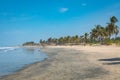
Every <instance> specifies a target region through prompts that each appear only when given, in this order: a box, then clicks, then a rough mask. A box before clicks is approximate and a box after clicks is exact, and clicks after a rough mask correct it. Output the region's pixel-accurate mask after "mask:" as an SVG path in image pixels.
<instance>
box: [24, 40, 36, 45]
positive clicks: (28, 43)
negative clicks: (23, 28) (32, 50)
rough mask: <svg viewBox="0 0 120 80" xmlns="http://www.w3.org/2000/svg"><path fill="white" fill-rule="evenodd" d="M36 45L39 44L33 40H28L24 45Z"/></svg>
mask: <svg viewBox="0 0 120 80" xmlns="http://www.w3.org/2000/svg"><path fill="white" fill-rule="evenodd" d="M35 45H38V44H37V43H35V42H33V41H31V42H26V43H24V44H23V46H35Z"/></svg>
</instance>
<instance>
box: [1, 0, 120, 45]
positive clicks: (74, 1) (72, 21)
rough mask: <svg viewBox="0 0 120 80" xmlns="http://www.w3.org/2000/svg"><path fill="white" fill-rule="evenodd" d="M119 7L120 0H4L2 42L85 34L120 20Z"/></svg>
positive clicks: (11, 42)
mask: <svg viewBox="0 0 120 80" xmlns="http://www.w3.org/2000/svg"><path fill="white" fill-rule="evenodd" d="M119 9H120V0H0V46H13V45H21V44H22V43H24V42H27V41H35V42H39V40H40V39H47V38H49V37H55V38H59V37H61V36H68V35H70V36H73V35H83V34H84V33H85V32H88V33H89V32H90V31H91V29H92V28H94V26H95V25H98V24H100V25H102V26H106V25H107V24H106V23H108V22H110V21H109V19H110V17H112V16H116V17H117V18H118V20H120V16H119V15H120V10H119ZM117 25H118V26H120V22H118V23H117ZM118 36H120V34H119V35H118Z"/></svg>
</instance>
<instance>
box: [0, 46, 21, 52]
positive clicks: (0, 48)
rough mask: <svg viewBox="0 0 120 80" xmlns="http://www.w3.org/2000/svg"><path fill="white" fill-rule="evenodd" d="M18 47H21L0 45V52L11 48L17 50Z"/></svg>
mask: <svg viewBox="0 0 120 80" xmlns="http://www.w3.org/2000/svg"><path fill="white" fill-rule="evenodd" d="M17 48H19V47H18V46H17V47H0V52H1V51H2V52H7V51H11V50H16V49H17Z"/></svg>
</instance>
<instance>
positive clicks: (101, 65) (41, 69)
mask: <svg viewBox="0 0 120 80" xmlns="http://www.w3.org/2000/svg"><path fill="white" fill-rule="evenodd" d="M41 50H42V51H43V52H46V53H48V55H49V58H48V59H46V60H44V61H42V62H38V63H35V64H32V65H30V66H28V67H25V68H24V69H22V70H21V71H18V72H16V73H15V74H11V75H8V76H4V77H1V78H0V80H120V76H119V75H120V47H114V46H48V47H45V48H43V49H41Z"/></svg>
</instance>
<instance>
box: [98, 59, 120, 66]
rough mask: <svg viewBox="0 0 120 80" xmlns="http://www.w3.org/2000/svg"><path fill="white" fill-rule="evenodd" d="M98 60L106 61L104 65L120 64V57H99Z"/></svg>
mask: <svg viewBox="0 0 120 80" xmlns="http://www.w3.org/2000/svg"><path fill="white" fill-rule="evenodd" d="M98 61H104V63H103V64H104V65H118V64H120V58H108V59H99V60H98Z"/></svg>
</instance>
